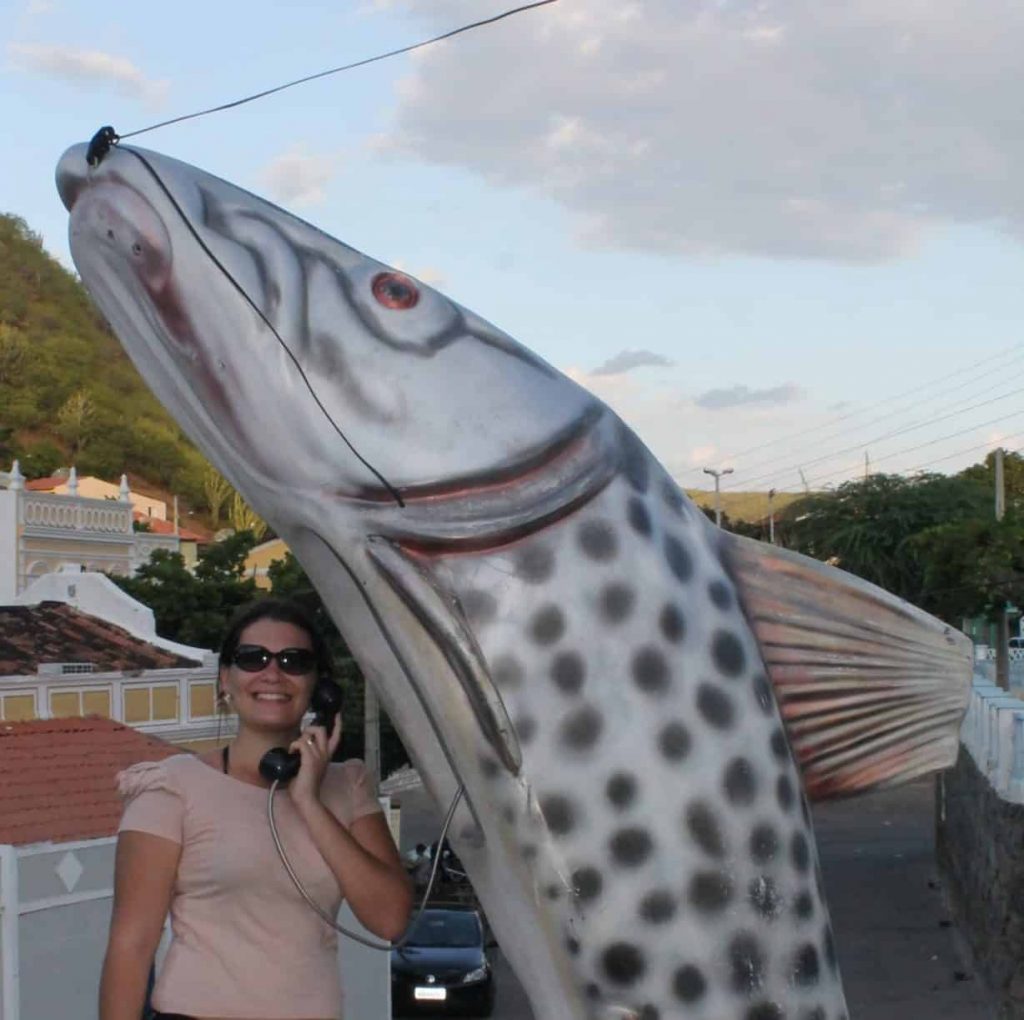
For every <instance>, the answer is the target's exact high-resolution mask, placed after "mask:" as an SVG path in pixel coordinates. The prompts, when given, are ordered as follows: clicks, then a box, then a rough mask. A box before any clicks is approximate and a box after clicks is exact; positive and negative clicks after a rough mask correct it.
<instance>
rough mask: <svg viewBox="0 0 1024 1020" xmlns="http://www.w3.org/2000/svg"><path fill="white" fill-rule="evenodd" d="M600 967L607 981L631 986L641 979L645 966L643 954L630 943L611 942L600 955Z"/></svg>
mask: <svg viewBox="0 0 1024 1020" xmlns="http://www.w3.org/2000/svg"><path fill="white" fill-rule="evenodd" d="M601 966H602V968H603V970H604V973H605V975H606V976H607V977H608V980H609V981H614V982H615V984H617V985H631V984H634V983H635V982H637V981H638V980H639V979H640V978H642V977H643V975H644V971H645V970H646V969H647V965H646V964H645V963H644V958H643V954H642V953H641V952H640V950H639V949H637V947H636V946H634V945H633V944H632V943H630V942H613V943H612V944H611V945H610V946H608V948H607V949H605V951H604V952H603V953H602V954H601Z"/></svg>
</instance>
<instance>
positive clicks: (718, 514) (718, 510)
mask: <svg viewBox="0 0 1024 1020" xmlns="http://www.w3.org/2000/svg"><path fill="white" fill-rule="evenodd" d="M704 474H706V475H713V476H714V478H715V524H716V525H717V526H718V527H719V528H720V527H721V526H722V500H721V493H720V490H719V484H720V483H721V480H722V476H723V475H731V474H732V468H726V469H725V470H724V471H716V470H715V469H714V468H704Z"/></svg>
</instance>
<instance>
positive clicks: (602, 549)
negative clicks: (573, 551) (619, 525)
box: [577, 521, 619, 561]
mask: <svg viewBox="0 0 1024 1020" xmlns="http://www.w3.org/2000/svg"><path fill="white" fill-rule="evenodd" d="M577 537H578V539H579V543H580V548H581V549H582V550H583V552H584V553H585V554H586V555H587V556H589V557H590V558H591V559H592V560H602V561H603V560H610V559H612V557H614V556H615V554H616V552H618V549H619V542H618V539H617V538H616V537H615V532H614V531H613V530H612V528H611V525H609V524H607V523H606V522H605V521H584V522H583V524H581V525H580V530H579V532H578V536H577Z"/></svg>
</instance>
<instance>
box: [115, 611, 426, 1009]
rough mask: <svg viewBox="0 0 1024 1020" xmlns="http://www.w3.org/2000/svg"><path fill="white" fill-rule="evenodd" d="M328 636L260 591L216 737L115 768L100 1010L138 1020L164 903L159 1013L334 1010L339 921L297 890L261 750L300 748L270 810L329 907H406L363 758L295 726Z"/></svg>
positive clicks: (241, 627)
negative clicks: (206, 745) (208, 745)
mask: <svg viewBox="0 0 1024 1020" xmlns="http://www.w3.org/2000/svg"><path fill="white" fill-rule="evenodd" d="M329 663H330V660H329V657H328V654H327V649H326V646H325V643H324V641H323V638H322V637H321V636H320V635H319V634H318V632H317V631H316V628H315V627H314V626H313V624H312V622H311V620H310V619H309V618H308V617H307V615H306V614H305V612H303V611H302V610H301V609H300V608H299V607H298V606H296V605H293V604H291V603H288V602H283V601H280V600H276V599H266V600H263V601H260V602H255V603H253V604H251V605H249V606H247V607H245V608H244V609H242V610H241V611H240V612H239V613H238V614H237V615H236V616H235V618H234V620H233V621H232V622H231V624H230V626H229V628H228V631H227V634H226V635H225V637H224V642H223V644H222V646H221V651H220V672H219V682H218V698H219V699H220V700H222V702H223V703H224V704H226V705H227V706H228V707H229V708H230V709H232V710H234V711H235V712H237V714H238V735H237V736H236V737H235V739H234V740H233V741H232V742H231V744H230V746H228V747H225V748H224V749H223V750H222V751H221V750H218V751H211V752H209V753H208V754H204V755H199V756H195V755H191V754H180V755H174V756H173V757H170V758H167V759H165V760H164V761H162V762H143V763H140V764H138V765H134V766H132V767H131V768H129V769H126V770H125V771H124V772H122V773H120V774H119V776H118V783H119V787H120V789H121V793H122V796H123V797H124V798H125V800H126V806H125V811H124V816H123V818H122V820H121V825H120V831H119V835H118V843H117V858H116V865H115V883H114V885H115V888H114V909H113V915H112V918H111V925H110V939H109V943H108V946H107V954H106V959H105V961H104V964H103V976H102V979H101V982H100V1020H139V1017H140V1015H141V1012H142V1008H143V1002H144V999H145V995H146V983H147V975H148V973H149V970H150V966H151V962H152V960H153V955H154V953H155V951H156V948H157V944H158V942H159V940H160V935H161V930H162V927H163V923H164V918H165V916H166V914H167V912H168V910H170V913H171V927H172V932H173V936H174V937H173V939H172V942H171V946H170V949H169V950H168V953H167V957H166V960H165V961H164V965H163V967H162V969H161V973H160V975H159V978H158V980H157V982H156V986H155V988H154V991H153V1006H154V1008H155V1009H156V1010H157V1011H158V1012H157V1016H158V1017H165V1018H168V1020H171V1018H173V1020H182V1018H186V1020H193V1018H195V1020H221V1018H229V1017H230V1018H231V1020H242V1018H244V1020H299V1018H301V1020H337V1018H338V1017H340V1016H341V989H340V986H339V978H338V966H337V957H336V947H337V935H336V933H335V932H334V930H333V929H331V928H330V927H329V926H328V925H327V924H325V922H324V921H323V920H321V918H320V917H318V916H317V914H316V912H315V911H314V910H312V908H311V907H310V906H309V905H308V904H307V903H306V902H305V901H304V900H303V899H302V898H301V896H300V894H299V892H298V891H297V890H296V889H295V887H294V885H293V884H292V882H291V879H290V878H289V877H288V875H287V873H286V871H285V869H284V866H283V865H282V863H281V860H280V858H279V856H278V854H277V850H276V848H275V847H274V843H273V838H272V836H271V833H270V828H269V825H268V822H267V796H268V795H267V789H268V787H269V785H270V784H269V783H268V782H267V781H266V780H265V779H263V777H262V776H261V775H260V772H259V762H260V759H261V757H262V756H263V754H264V753H265V752H266V751H267V750H268V749H270V748H272V747H275V746H287V747H288V749H289V750H290V751H294V752H297V753H298V754H299V755H300V756H301V765H300V768H299V771H298V774H297V775H296V776H295V778H294V779H292V780H291V782H290V783H289V784H288V786H287V792H286V793H284V792H281V791H280V790H279V792H278V793H277V794H276V795H275V809H274V814H275V819H276V823H277V828H278V832H279V834H280V836H281V840H282V843H283V845H284V847H285V850H286V852H287V854H288V857H289V860H290V861H291V863H292V866H293V868H294V869H295V871H296V873H297V874H298V876H299V878H300V880H301V881H302V884H303V885H304V886H305V888H306V890H307V892H308V893H309V894H310V895H311V896H312V898H313V899H314V900H315V901H316V902H317V903H318V904H320V905H321V906H322V907H323V908H324V909H325V910H327V911H328V913H330V914H331V915H332V916H333V915H334V914H335V913H336V912H337V909H338V907H339V906H340V903H341V900H342V899H346V900H347V901H348V903H349V906H350V907H351V908H352V910H353V912H354V913H355V915H356V917H358V918H359V920H360V921H361V922H362V923H363V924H364V925H365V926H366V927H367V928H368V929H369V930H370V931H372V932H374V933H375V934H376V935H378V936H379V937H380V938H384V939H397V938H398V937H399V936H400V935H401V934H402V932H403V931H404V929H405V926H406V922H407V920H408V916H409V910H410V906H411V892H410V887H409V880H408V878H407V876H406V874H405V870H404V869H403V867H402V863H401V859H400V858H399V856H398V851H397V850H396V848H395V845H394V842H393V841H392V839H391V834H390V831H389V829H388V827H387V824H386V822H385V820H384V816H383V813H382V812H381V808H380V805H379V804H378V803H377V801H376V799H375V797H374V791H373V790H372V788H371V784H370V782H369V779H368V777H367V775H366V771H365V769H364V767H363V765H362V763H361V762H359V761H355V760H352V761H347V762H343V763H341V764H337V765H332V764H330V761H331V756H332V754H333V753H334V750H335V749H336V748H337V746H338V743H339V741H340V740H341V728H342V727H341V717H340V715H339V716H337V717H336V719H335V722H334V725H333V727H331V732H330V733H328V732H326V731H325V729H324V728H323V727H317V726H313V727H310V728H308V729H306V730H302V732H301V733H300V728H301V721H302V717H303V715H304V714H305V712H306V710H307V708H308V706H309V702H310V698H311V696H312V693H313V688H314V686H315V684H316V682H317V681H318V680H320V679H326V678H327V677H328V675H329Z"/></svg>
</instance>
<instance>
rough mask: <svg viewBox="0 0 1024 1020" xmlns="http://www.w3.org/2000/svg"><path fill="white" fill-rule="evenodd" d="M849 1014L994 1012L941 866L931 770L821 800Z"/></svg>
mask: <svg viewBox="0 0 1024 1020" xmlns="http://www.w3.org/2000/svg"><path fill="white" fill-rule="evenodd" d="M814 827H815V835H816V836H817V841H818V850H819V852H820V854H821V861H822V871H823V872H824V876H825V887H826V892H827V895H828V902H829V909H830V910H831V914H832V924H833V928H834V930H835V938H836V948H837V950H838V953H839V964H840V968H841V970H842V975H843V983H844V985H845V987H846V997H847V1003H848V1005H849V1007H850V1020H918V1018H921V1020H924V1018H926V1017H929V1018H930V1017H936V1018H941V1020H994V1017H995V1006H994V1004H993V1003H992V1000H991V998H990V996H989V995H988V993H987V990H986V989H985V987H984V986H983V984H982V983H981V980H980V979H979V978H978V977H977V976H976V974H975V973H974V970H973V968H972V966H971V963H970V959H969V956H968V954H967V950H966V946H965V943H964V941H963V939H962V938H961V936H960V933H959V932H958V931H957V929H956V928H955V926H953V925H951V924H949V920H950V918H949V913H948V911H947V910H946V907H945V903H944V900H943V893H942V890H941V888H940V885H939V880H938V874H937V872H936V869H935V849H934V831H935V829H934V780H933V779H927V780H922V781H920V782H917V783H913V784H911V785H909V786H904V787H900V788H898V789H895V790H888V791H885V792H883V793H875V794H871V795H869V796H866V797H858V798H856V799H853V800H846V801H837V802H833V803H828V804H821V805H818V806H817V807H816V808H815V810H814Z"/></svg>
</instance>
